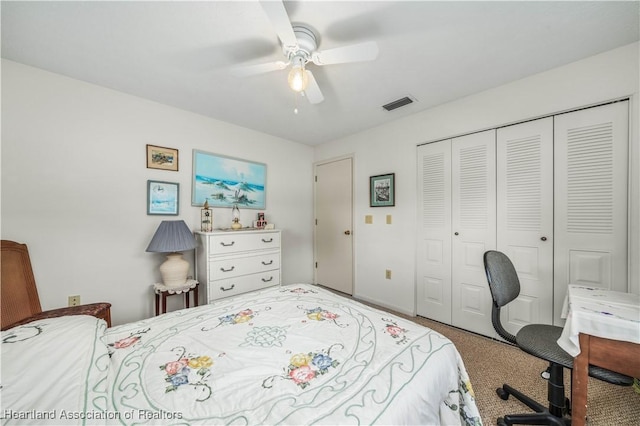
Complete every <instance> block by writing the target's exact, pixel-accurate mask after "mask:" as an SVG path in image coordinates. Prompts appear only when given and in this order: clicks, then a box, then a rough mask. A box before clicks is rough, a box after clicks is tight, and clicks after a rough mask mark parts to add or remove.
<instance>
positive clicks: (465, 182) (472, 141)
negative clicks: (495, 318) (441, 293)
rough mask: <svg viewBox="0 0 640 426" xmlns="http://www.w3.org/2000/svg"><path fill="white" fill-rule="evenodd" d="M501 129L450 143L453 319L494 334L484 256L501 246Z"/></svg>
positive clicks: (462, 326) (485, 332)
mask: <svg viewBox="0 0 640 426" xmlns="http://www.w3.org/2000/svg"><path fill="white" fill-rule="evenodd" d="M495 138H496V132H495V130H489V131H485V132H480V133H474V134H472V135H467V136H462V137H459V138H454V139H453V140H452V144H451V147H452V148H451V149H452V153H451V158H452V159H451V167H452V169H451V176H452V178H451V200H452V231H453V232H452V235H451V238H452V253H453V254H452V261H451V263H452V265H451V266H452V283H451V287H452V296H451V297H452V310H453V311H452V324H453V325H455V326H457V327H461V328H464V329H466V330H470V331H473V332H476V333H480V334H484V335H486V336H493V335H494V331H493V326H492V325H491V305H492V301H491V294H490V292H489V286H488V284H487V277H486V274H485V272H484V263H483V255H484V252H485V251H487V250H492V249H495V246H496V190H495V182H496V170H495V167H496V157H495V156H496V151H495V149H496V148H495V147H496V139H495Z"/></svg>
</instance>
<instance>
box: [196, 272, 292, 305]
mask: <svg viewBox="0 0 640 426" xmlns="http://www.w3.org/2000/svg"><path fill="white" fill-rule="evenodd" d="M279 284H280V271H279V270H273V271H267V272H261V273H259V274H252V275H242V276H240V277H235V278H226V279H223V280H216V281H210V282H209V291H208V297H209V300H208V302H209V303H211V302H213V301H215V300H217V299H221V298H223V297H229V296H235V295H236V294H241V293H246V292H248V291H254V290H260V289H262V288H266V287H271V286H274V285H279Z"/></svg>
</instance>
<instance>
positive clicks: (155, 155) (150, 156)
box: [147, 145, 178, 172]
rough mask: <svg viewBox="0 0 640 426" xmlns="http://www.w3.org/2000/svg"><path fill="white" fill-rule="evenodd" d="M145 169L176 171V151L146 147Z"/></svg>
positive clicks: (153, 146)
mask: <svg viewBox="0 0 640 426" xmlns="http://www.w3.org/2000/svg"><path fill="white" fill-rule="evenodd" d="M147 168H148V169H161V170H173V171H174V172H177V171H178V150H177V149H174V148H165V147H162V146H155V145H147Z"/></svg>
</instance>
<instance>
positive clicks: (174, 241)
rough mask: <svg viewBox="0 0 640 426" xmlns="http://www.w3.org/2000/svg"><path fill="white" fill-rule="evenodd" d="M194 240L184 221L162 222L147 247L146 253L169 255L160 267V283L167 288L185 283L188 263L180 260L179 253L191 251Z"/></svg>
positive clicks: (195, 244)
mask: <svg viewBox="0 0 640 426" xmlns="http://www.w3.org/2000/svg"><path fill="white" fill-rule="evenodd" d="M197 245H198V244H197V242H196V239H195V238H194V236H193V234H192V233H191V231H190V230H189V227H188V226H187V224H186V223H184V220H163V221H162V222H161V223H160V226H158V229H157V230H156V233H155V235H154V236H153V238H152V239H151V242H150V243H149V247H147V250H146V251H148V252H156V253H169V254H167V260H166V261H164V263H163V264H162V265H160V274H162V281H163V282H164V285H165V286H167V287H180V286H183V285H184V284H185V283H186V282H187V275H188V274H189V262H187V261H186V260H184V259H183V258H182V253H180V252H181V251H184V250H193V249H194V248H196V246H197Z"/></svg>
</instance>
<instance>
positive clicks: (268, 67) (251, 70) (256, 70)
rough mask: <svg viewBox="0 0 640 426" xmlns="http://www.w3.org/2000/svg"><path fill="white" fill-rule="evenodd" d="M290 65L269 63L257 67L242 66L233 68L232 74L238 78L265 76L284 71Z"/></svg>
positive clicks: (279, 62) (281, 62)
mask: <svg viewBox="0 0 640 426" xmlns="http://www.w3.org/2000/svg"><path fill="white" fill-rule="evenodd" d="M287 65H289V64H288V63H287V62H283V61H276V62H268V63H266V64H257V65H241V66H237V67H233V68H232V69H231V73H232V74H233V75H235V76H237V77H249V76H252V75H257V74H264V73H267V72H271V71H279V70H283V69H285V68H286V67H287Z"/></svg>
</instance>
